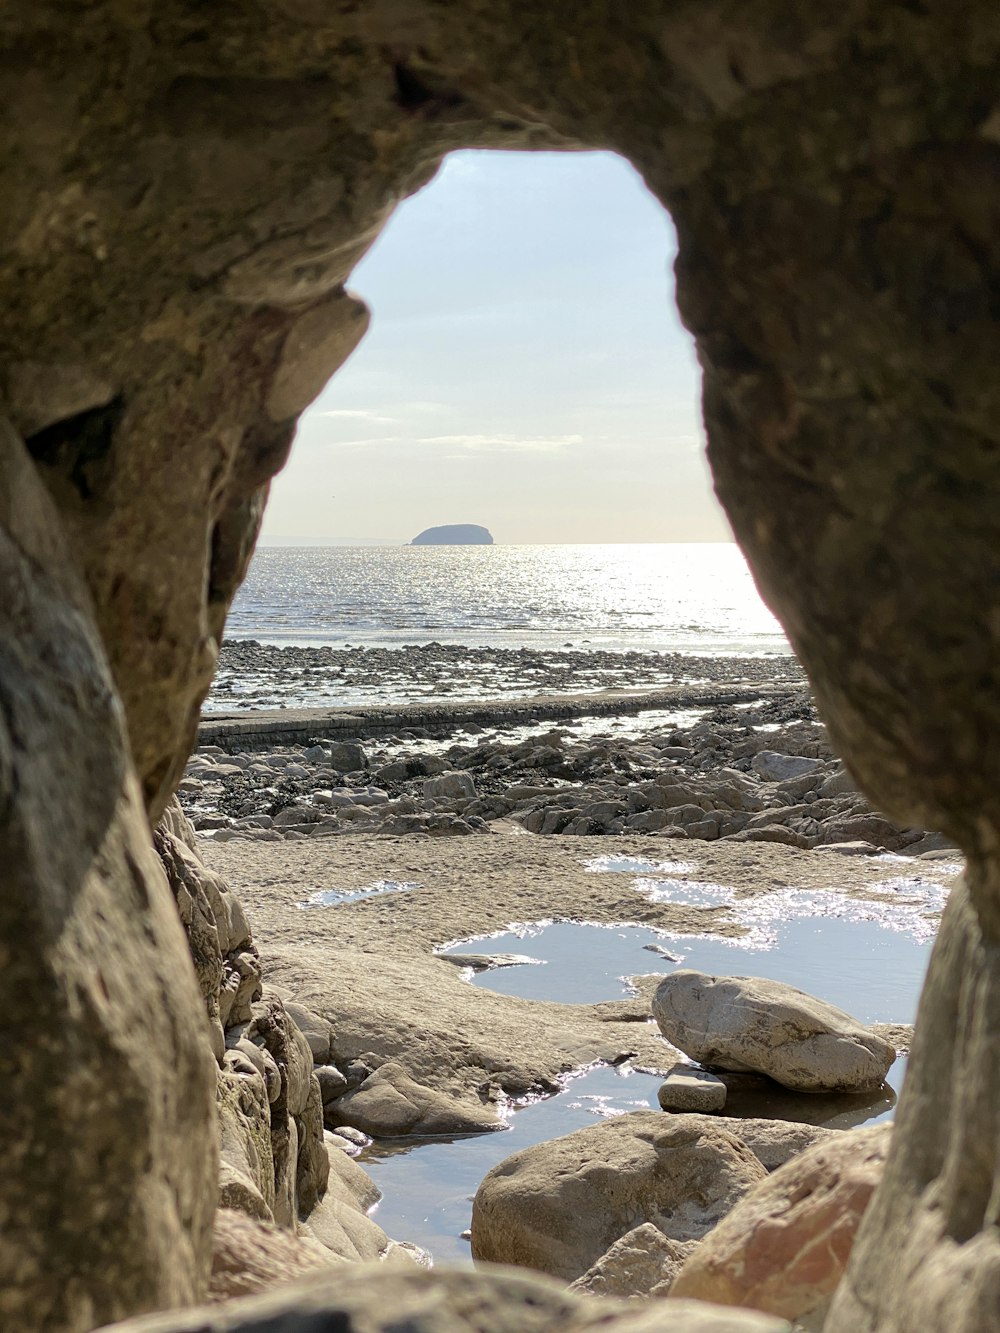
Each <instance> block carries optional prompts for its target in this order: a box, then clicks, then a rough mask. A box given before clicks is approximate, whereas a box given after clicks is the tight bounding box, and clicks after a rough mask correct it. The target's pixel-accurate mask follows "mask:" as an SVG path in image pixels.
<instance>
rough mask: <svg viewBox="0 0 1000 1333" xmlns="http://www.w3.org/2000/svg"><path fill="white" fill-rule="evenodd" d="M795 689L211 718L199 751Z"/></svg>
mask: <svg viewBox="0 0 1000 1333" xmlns="http://www.w3.org/2000/svg"><path fill="white" fill-rule="evenodd" d="M789 692H790V690H789V687H788V686H787V685H782V684H774V683H771V682H763V681H760V682H748V683H747V684H746V685H745V686H743V687H742V688H735V689H732V688H730V689H720V688H718V687H715V686H706V687H699V686H697V685H676V686H668V687H665V688H662V689H658V690H635V691H632V690H627V689H625V690H621V691H602V692H600V693H594V694H570V695H559V694H539V695H533V696H529V697H527V698H521V699H517V698H511V697H500V698H496V699H483V700H474V701H473V700H446V701H438V702H436V703H434V704H433V705H428V704H426V703H398V704H397V703H390V704H378V705H374V706H369V707H364V706H362V707H353V706H350V705H345V706H343V707H342V708H270V709H266V708H262V709H249V710H246V711H242V712H236V711H227V712H217V713H215V712H213V713H206V714H203V716H202V720H201V722H200V723H199V726H198V745H199V746H200V747H201V746H206V745H217V746H218V747H219V748H220V749H222V750H229V749H232V750H233V751H239V750H241V749H256V748H266V747H267V746H268V745H271V744H285V745H294V744H297V743H305V742H307V741H309V740H310V739H312V738H314V737H315V738H318V739H333V738H337V737H340V736H351V737H359V738H366V737H372V736H379V735H383V734H386V733H390V732H393V731H397V730H399V729H401V728H402V729H407V730H412V729H414V728H418V729H420V730H423V731H428V732H435V733H438V734H445V735H446V734H448V733H449V732H451V731H459V730H462V729H463V728H465V727H467V726H469V725H470V724H471V725H473V726H477V727H484V728H508V727H514V726H524V725H527V724H530V723H532V722H548V721H563V720H568V719H571V718H582V717H607V716H619V715H626V716H628V715H634V714H637V713H642V712H647V711H649V712H653V711H661V710H668V709H686V708H713V707H722V706H727V705H733V704H741V703H744V704H745V703H757V702H762V701H765V700H768V699H775V698H782V697H784V696H786V695H788V694H789Z"/></svg>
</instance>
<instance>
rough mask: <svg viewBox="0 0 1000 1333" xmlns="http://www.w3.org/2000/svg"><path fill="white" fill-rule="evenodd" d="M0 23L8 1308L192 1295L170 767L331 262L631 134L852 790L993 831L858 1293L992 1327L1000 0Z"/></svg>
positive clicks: (313, 8)
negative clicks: (855, 784) (475, 161)
mask: <svg viewBox="0 0 1000 1333" xmlns="http://www.w3.org/2000/svg"><path fill="white" fill-rule="evenodd" d="M2 27H3V35H4V40H5V44H6V49H7V51H8V53H9V58H8V60H7V62H6V63H5V66H4V72H3V75H2V82H3V92H4V111H5V114H4V117H3V124H2V126H0V147H2V151H0V163H2V164H3V165H2V168H0V176H2V185H3V198H4V203H5V207H4V215H3V220H2V222H0V252H2V254H3V265H2V269H0V273H2V291H3V298H4V299H3V301H2V302H0V349H2V355H0V381H2V382H0V396H2V410H3V414H4V417H5V418H6V423H7V424H5V425H4V426H3V428H2V432H0V589H2V594H3V595H2V596H0V644H2V645H3V647H2V649H0V652H2V654H3V657H2V670H0V876H2V890H3V892H2V895H0V899H2V902H3V907H2V909H0V910H2V912H3V918H2V932H0V936H2V940H3V945H4V961H5V966H4V967H3V968H2V969H0V1005H2V1009H3V1012H4V1014H5V1019H6V1023H7V1026H8V1029H9V1032H10V1034H11V1035H10V1036H9V1038H8V1039H7V1041H6V1042H5V1044H4V1048H3V1054H2V1056H0V1060H2V1062H3V1063H2V1066H0V1085H2V1086H3V1089H4V1100H3V1104H2V1110H0V1122H2V1129H3V1134H4V1141H5V1144H6V1145H7V1148H8V1153H7V1162H6V1169H5V1179H4V1185H3V1202H4V1205H5V1207H4V1219H5V1220H4V1232H3V1237H2V1240H3V1244H2V1246H0V1292H2V1293H3V1294H2V1296H0V1315H2V1318H3V1322H4V1325H5V1327H6V1328H9V1329H11V1330H12V1333H20V1331H21V1330H34V1329H37V1328H38V1327H42V1326H45V1327H48V1328H51V1329H53V1330H84V1329H87V1328H90V1327H91V1326H92V1325H93V1324H94V1323H95V1322H98V1321H100V1320H101V1319H107V1318H112V1317H115V1316H116V1315H118V1314H125V1313H127V1312H129V1311H141V1310H143V1309H149V1308H152V1307H155V1306H163V1305H171V1304H178V1303H182V1302H184V1301H186V1300H188V1299H189V1298H190V1297H191V1296H193V1295H195V1294H197V1293H198V1292H199V1291H201V1290H204V1286H205V1282H206V1280H207V1274H208V1264H209V1251H210V1231H211V1228H210V1222H211V1213H212V1207H213V1202H214V1199H213V1194H214V1151H215V1150H214V1130H213V1128H212V1097H213V1093H214V1085H215V1082H216V1075H215V1073H214V1071H213V1069H212V1063H211V1055H210V1053H209V1043H208V1040H207V1038H206V1035H205V1020H204V1018H203V1016H202V1009H203V1006H202V1005H200V1003H199V991H198V985H197V980H196V976H195V972H194V970H193V968H192V966H191V962H190V959H189V957H188V956H187V954H186V952H185V950H184V941H183V937H182V934H181V931H180V928H179V926H178V922H177V918H176V913H175V912H174V910H173V907H172V905H171V903H170V899H169V895H168V892H167V888H166V884H165V881H164V877H163V874H162V872H161V870H160V868H159V866H158V864H157V862H155V861H154V860H153V858H152V856H151V854H150V851H149V825H148V824H147V823H146V822H145V818H146V816H145V815H144V813H143V810H142V807H141V804H140V801H141V799H144V802H145V807H146V812H147V814H148V815H149V817H150V818H151V819H152V820H153V822H155V821H156V820H157V819H158V817H159V815H160V814H161V813H162V811H163V809H164V808H165V806H166V803H167V801H168V799H169V796H170V794H171V792H172V790H173V787H174V785H175V783H176V781H177V779H178V777H179V775H180V773H181V771H182V768H183V765H184V761H185V758H186V755H187V752H188V750H189V748H190V745H191V742H192V739H193V736H194V729H195V723H196V718H197V713H198V708H199V704H200V701H201V699H202V698H203V696H204V694H205V690H206V688H207V685H208V682H209V679H210V677H211V674H212V670H213V664H214V661H215V658H216V653H217V645H218V640H219V637H220V634H221V630H222V625H223V620H224V617H225V613H226V608H227V606H228V603H229V600H230V598H231V597H232V595H233V592H234V590H235V588H236V586H237V585H238V583H239V581H240V578H241V577H242V574H243V572H244V570H245V567H246V562H247V559H248V556H249V553H250V550H251V548H252V545H253V541H254V538H255V535H256V531H257V527H258V523H259V519H260V513H261V507H262V505H263V502H264V499H265V497H266V493H267V485H268V481H269V479H270V477H271V476H273V474H274V473H275V471H276V470H277V469H278V468H279V467H280V465H281V463H282V461H283V459H284V457H285V454H286V452H287V449H288V447H289V444H290V441H291V438H292V435H293V433H294V428H295V419H296V415H297V414H298V412H299V411H300V410H301V409H302V408H303V407H304V406H305V405H306V404H307V403H308V402H309V401H310V400H311V398H312V397H313V396H314V395H315V394H316V393H317V392H318V390H319V389H320V388H321V387H322V385H323V383H324V382H325V380H326V379H327V378H328V377H329V375H330V374H331V373H332V371H333V370H334V369H335V368H336V366H337V365H338V364H339V363H340V362H341V361H342V360H343V359H344V357H345V356H346V355H348V354H349V352H350V350H351V348H352V347H353V346H354V345H355V344H356V343H357V341H358V339H359V338H360V336H361V334H362V333H363V331H364V328H365V324H366V319H367V315H366V312H365V311H364V309H363V308H362V307H361V306H360V304H359V303H358V302H356V301H355V300H353V298H351V297H350V296H348V295H347V294H346V293H345V291H344V289H343V283H344V281H345V279H346V277H347V275H348V273H349V272H350V269H351V267H352V265H353V264H354V263H355V261H356V260H357V258H358V257H359V255H360V254H362V253H363V252H364V250H365V249H366V248H367V246H368V245H369V244H370V243H371V241H372V240H373V238H374V237H375V235H376V234H377V232H378V229H379V227H380V226H381V225H382V223H383V222H384V221H385V219H386V217H387V216H388V215H389V213H390V212H391V210H392V208H393V206H394V204H395V202H396V201H397V200H398V199H400V198H401V197H403V196H404V195H406V194H407V193H409V192H411V191H413V190H414V189H416V188H417V187H418V186H419V185H421V184H422V183H424V182H425V181H427V180H428V179H429V178H430V177H431V176H432V175H433V173H434V171H435V169H436V166H437V164H438V162H439V161H440V158H441V156H442V154H443V153H445V152H446V151H448V150H449V149H451V148H454V147H458V146H478V147H491V146H493V147H514V146H534V147H548V148H559V147H571V148H588V147H601V148H609V149H612V150H615V151H617V152H619V153H621V154H623V155H624V156H625V157H626V158H628V159H629V160H630V161H631V162H632V163H634V165H635V166H636V167H637V169H638V170H639V171H640V172H641V173H642V175H643V177H644V179H645V181H646V183H647V184H648V186H649V188H650V189H651V190H652V191H653V192H654V194H656V196H657V197H659V198H660V199H661V200H662V201H663V202H664V204H665V206H666V207H667V208H668V209H669V211H670V213H671V216H672V218H673V220H674V223H675V226H676V229H677V233H678V238H679V247H680V248H679V256H678V260H677V283H678V302H679V305H680V309H681V313H682V316H683V318H684V320H685V322H686V324H687V326H688V327H689V328H690V330H691V331H692V333H693V334H694V336H695V339H696V341H697V345H698V354H699V358H700V361H701V365H702V368H703V371H704V413H705V422H706V428H707V434H708V444H709V455H710V461H711V464H712V468H713V472H714V476H715V484H716V488H717V491H718V494H719V496H720V498H721V499H722V502H723V504H724V505H725V507H726V510H727V512H728V515H729V518H730V520H731V522H732V524H733V527H734V530H735V532H736V535H737V537H738V539H739V541H740V543H741V544H742V546H743V548H744V550H745V551H746V553H747V555H748V557H749V560H750V563H751V565H752V567H753V569H754V572H755V575H756V577H757V579H758V582H759V584H760V586H761V588H762V590H763V592H764V594H765V596H766V597H767V599H768V601H769V603H770V604H771V606H772V607H773V608H774V609H775V611H776V612H777V613H778V615H779V616H780V618H781V620H782V622H783V624H784V626H785V628H786V630H787V632H788V635H789V637H790V639H791V641H792V643H793V645H794V647H795V649H796V651H797V653H798V654H799V656H800V657H801V659H802V661H803V663H804V664H805V666H806V668H807V670H808V672H809V674H810V677H811V680H812V682H813V685H814V687H815V690H816V694H817V698H818V700H819V704H820V707H821V710H822V712H823V714H824V716H825V718H826V721H827V723H828V724H829V727H830V731H831V735H832V737H833V740H834V744H835V747H836V749H837V750H838V752H840V753H843V754H844V755H845V756H846V757H847V759H848V761H849V763H850V767H851V772H852V773H853V774H854V775H855V777H856V778H857V779H858V781H859V783H860V785H861V786H862V787H863V789H864V790H865V791H866V793H867V794H868V795H869V796H870V797H871V798H872V799H873V800H874V801H875V802H876V804H877V806H878V807H879V808H881V809H884V810H886V811H887V812H888V813H889V814H890V815H891V816H892V817H893V818H895V819H899V820H901V821H904V822H906V823H908V824H915V825H922V826H924V827H928V828H933V829H940V830H942V831H943V832H944V833H945V834H946V835H948V836H949V837H951V838H953V839H954V840H955V841H956V842H958V843H959V844H960V845H961V846H962V848H963V849H964V851H965V852H966V854H967V857H968V863H969V875H968V883H967V887H966V889H964V890H963V891H961V892H957V893H956V894H955V895H954V896H953V900H952V902H951V905H950V907H949V909H948V912H947V913H946V916H945V921H944V925H943V928H942V931H941V935H940V938H939V941H938V945H937V947H936V950H935V953H934V956H933V959H932V963H931V967H930V972H929V976H928V983H927V988H926V993H925V996H924V1001H923V1005H922V1011H921V1015H920V1020H919V1024H918V1033H917V1037H916V1040H915V1043H914V1047H913V1054H912V1060H911V1066H910V1072H909V1076H908V1081H907V1090H906V1095H905V1096H904V1098H903V1101H902V1105H901V1108H900V1115H899V1123H898V1134H897V1136H896V1140H895V1142H894V1146H893V1150H892V1153H891V1156H890V1161H889V1165H888V1168H887V1171H886V1174H885V1178H884V1180H883V1183H882V1185H881V1186H880V1188H879V1190H878V1191H877V1194H876V1198H875V1201H874V1203H873V1205H872V1207H871V1209H870V1210H869V1212H868V1214H867V1216H866V1220H865V1222H864V1224H863V1226H862V1229H861V1233H860V1236H859V1239H858V1242H857V1245H856V1247H855V1251H854V1255H853V1257H852V1261H851V1265H850V1269H849V1271H848V1274H847V1277H846V1279H845V1282H844V1283H843V1284H842V1287H841V1290H840V1292H839V1294H838V1296H837V1298H836V1299H835V1301H834V1306H833V1310H832V1312H831V1315H830V1319H829V1322H828V1331H829V1333H847V1331H848V1330H849V1331H850V1333H872V1331H873V1330H878V1331H879V1333H895V1331H897V1330H898V1331H900V1333H901V1331H902V1330H909V1329H910V1328H912V1327H914V1326H915V1325H918V1324H919V1326H920V1327H922V1328H923V1329H925V1330H927V1333H944V1331H945V1330H947V1333H974V1331H978V1330H984V1329H987V1328H989V1327H992V1325H993V1323H994V1322H995V1312H996V1309H997V1305H998V1301H1000V1239H998V1234H997V1229H996V1226H995V1221H996V1198H997V1192H998V1187H1000V1160H998V1154H1000V1149H998V1144H1000V1098H998V1097H997V1089H998V1087H1000V1070H998V1068H997V1054H996V1050H995V1042H994V1040H993V1037H992V1034H993V1033H994V1032H995V1031H996V1023H997V1019H998V1016H1000V1015H998V1011H1000V975H998V962H997V958H998V948H1000V853H998V847H1000V780H998V778H1000V773H998V767H1000V745H998V743H997V742H998V735H1000V703H998V700H1000V689H998V688H997V676H998V671H1000V666H998V656H997V651H996V642H997V634H998V611H997V595H996V589H997V586H998V583H1000V570H998V559H1000V555H998V552H1000V540H998V539H1000V503H998V499H1000V497H998V489H1000V469H998V467H997V447H998V431H997V421H998V420H1000V382H998V380H997V377H996V374H995V368H996V365H997V364H998V361H1000V355H998V353H1000V346H998V344H1000V338H998V330H1000V318H998V313H997V307H996V299H995V293H996V290H997V282H998V274H1000V240H998V237H1000V228H998V226H997V215H998V212H1000V172H998V171H997V169H996V168H997V160H998V153H1000V147H998V144H1000V106H998V102H997V93H996V88H997V65H998V56H1000V28H998V26H997V24H996V22H995V11H994V6H993V5H992V4H989V3H987V0H969V2H968V3H967V4H965V5H964V6H961V7H958V8H956V6H954V5H951V4H946V3H944V0H923V2H922V3H912V4H900V5H886V4H885V3H884V2H883V0H854V2H853V3H849V4H839V5H836V6H823V7H820V8H818V9H817V8H814V7H809V8H806V7H794V6H792V7H789V6H787V5H781V4H780V3H778V0H761V3H759V4H756V5H752V6H744V7H742V8H740V9H739V10H738V12H737V11H734V8H733V6H731V5H729V4H726V3H723V0H708V3H705V4H699V5H696V6H692V5H666V4H664V3H662V2H661V0H640V3H637V4H634V5H630V6H628V7H626V8H622V7H621V6H612V5H609V4H602V3H598V4H596V5H589V6H585V7H583V8H581V7H580V6H579V5H571V4H568V3H562V2H559V3H555V4H552V5H548V6H544V7H538V6H525V5H522V4H514V3H510V2H509V0H500V2H499V3H492V4H489V5H487V4H485V3H482V0H461V2H460V3H455V4H449V5H439V6H426V5H419V4H414V3H410V2H409V0H403V2H402V3H401V4H393V5H386V4H382V3H379V0H372V2H371V3H364V4H361V5H358V6H353V7H347V8H336V9H331V8H330V7H329V6H327V5H325V4H322V3H319V2H318V0H280V2H279V3H275V4H272V5H268V6H259V5H249V6H244V7H239V6H237V7H221V8H213V9H212V10H211V12H209V11H208V10H206V9H205V8H204V7H202V6H191V5H185V4H176V3H172V2H168V3H165V4H162V5H156V6H152V5H148V4H137V5H127V6H122V5H118V4H112V3H110V0H96V3H94V4H91V5H88V6H85V7H82V8H78V9H77V10H74V11H73V12H72V13H70V11H68V10H67V8H66V7H65V6H64V5H63V4H60V3H56V0H13V3H11V4H8V5H7V6H6V7H5V10H4V14H3V19H2ZM140 793H141V797H140ZM232 961H233V966H234V968H235V973H236V974H237V975H239V965H238V964H237V963H236V962H235V960H232ZM241 979H245V978H241ZM236 989H237V992H238V990H239V986H237V988H236ZM237 998H238V997H237ZM234 1002H235V1001H234ZM213 1022H214V1020H213ZM216 1035H217V1034H216ZM265 1044H266V1043H265ZM248 1058H249V1057H248ZM302 1114H305V1110H304V1109H303V1111H302ZM293 1119H294V1116H293ZM282 1188H283V1189H284V1186H283V1187H282ZM284 1197H285V1198H287V1196H284ZM69 1201H72V1202H71V1203H69ZM515 1323H516V1325H517V1327H518V1328H521V1327H523V1326H524V1325H523V1324H521V1322H520V1320H519V1319H514V1320H513V1323H512V1324H511V1326H513V1325H514V1324H515ZM178 1326H179V1325H178ZM199 1326H201V1325H199ZM500 1326H501V1324H500V1323H499V1322H498V1323H497V1327H500ZM692 1327H693V1325H692Z"/></svg>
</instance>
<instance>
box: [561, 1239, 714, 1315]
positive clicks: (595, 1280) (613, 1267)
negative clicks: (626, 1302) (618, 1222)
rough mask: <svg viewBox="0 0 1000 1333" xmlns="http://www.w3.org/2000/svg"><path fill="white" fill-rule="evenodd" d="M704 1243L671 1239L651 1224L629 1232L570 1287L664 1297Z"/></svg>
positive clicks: (602, 1293) (607, 1293)
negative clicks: (686, 1263)
mask: <svg viewBox="0 0 1000 1333" xmlns="http://www.w3.org/2000/svg"><path fill="white" fill-rule="evenodd" d="M700 1243H701V1242H699V1241H696V1240H688V1241H680V1240H671V1239H670V1237H669V1236H665V1235H664V1234H663V1232H662V1231H661V1230H660V1229H659V1227H655V1226H653V1224H652V1222H643V1224H642V1225H641V1226H638V1227H635V1228H633V1230H632V1231H627V1232H626V1233H625V1235H624V1236H622V1237H620V1238H619V1239H618V1240H616V1241H615V1243H614V1244H613V1245H612V1246H611V1248H610V1249H609V1250H608V1251H607V1252H606V1253H605V1254H602V1255H601V1257H600V1259H598V1261H597V1263H596V1264H593V1265H592V1266H591V1267H590V1268H588V1269H587V1271H586V1273H584V1275H583V1276H582V1277H578V1278H577V1279H576V1281H575V1282H574V1283H572V1284H571V1287H570V1290H571V1291H581V1292H587V1293H588V1294H590V1295H592V1296H623V1297H626V1298H629V1297H635V1296H665V1295H666V1294H667V1292H668V1291H669V1290H670V1287H671V1285H672V1284H673V1281H674V1279H675V1278H676V1276H677V1274H678V1273H679V1272H680V1271H681V1269H682V1268H683V1266H684V1264H685V1262H686V1261H687V1259H689V1258H690V1256H691V1254H692V1253H693V1252H694V1251H695V1250H697V1248H698V1246H699V1244H700Z"/></svg>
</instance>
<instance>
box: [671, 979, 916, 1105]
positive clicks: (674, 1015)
mask: <svg viewBox="0 0 1000 1333" xmlns="http://www.w3.org/2000/svg"><path fill="white" fill-rule="evenodd" d="M653 1017H654V1018H655V1019H656V1022H657V1024H658V1026H659V1029H660V1031H661V1032H662V1033H663V1035H664V1036H665V1037H666V1039H667V1041H669V1042H671V1043H672V1044H673V1045H674V1046H676V1047H677V1048H678V1049H679V1050H682V1051H683V1052H684V1053H685V1055H689V1056H690V1057H691V1058H692V1059H693V1060H697V1061H698V1062H699V1063H700V1064H703V1065H708V1066H710V1067H711V1066H717V1067H718V1068H721V1069H732V1070H737V1071H742V1072H747V1073H751V1072H752V1073H759V1074H767V1075H768V1076H769V1077H770V1078H773V1079H774V1080H775V1082H777V1083H781V1084H783V1085H784V1086H785V1087H786V1088H792V1089H794V1090H795V1091H797V1092H867V1091H872V1090H873V1089H875V1088H877V1087H878V1086H879V1085H880V1084H881V1083H882V1082H883V1081H884V1080H885V1076H886V1074H887V1072H888V1070H889V1067H890V1066H891V1065H892V1063H893V1061H894V1060H895V1059H896V1051H895V1049H894V1047H892V1046H891V1045H890V1044H889V1043H888V1042H887V1041H884V1040H883V1039H882V1038H881V1037H878V1036H876V1035H875V1033H873V1032H872V1031H871V1030H870V1029H869V1028H866V1027H865V1026H864V1025H863V1024H861V1023H859V1022H858V1021H857V1019H854V1018H852V1017H851V1016H850V1014H845V1013H844V1011H843V1010H842V1009H837V1008H836V1007H835V1006H834V1005H832V1004H827V1003H826V1002H825V1001H824V1000H818V999H816V998H815V996H812V995H807V994H806V993H805V991H800V990H797V989H796V988H795V987H794V986H786V985H785V984H784V983H783V982H780V981H768V980H767V979H766V978H764V977H715V976H710V975H709V974H708V973H706V972H696V971H693V970H692V969H689V968H684V969H681V970H680V971H677V972H673V973H671V974H670V976H668V977H667V978H665V979H664V980H663V981H662V982H661V983H660V985H659V986H658V987H657V989H656V994H655V996H654V997H653Z"/></svg>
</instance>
